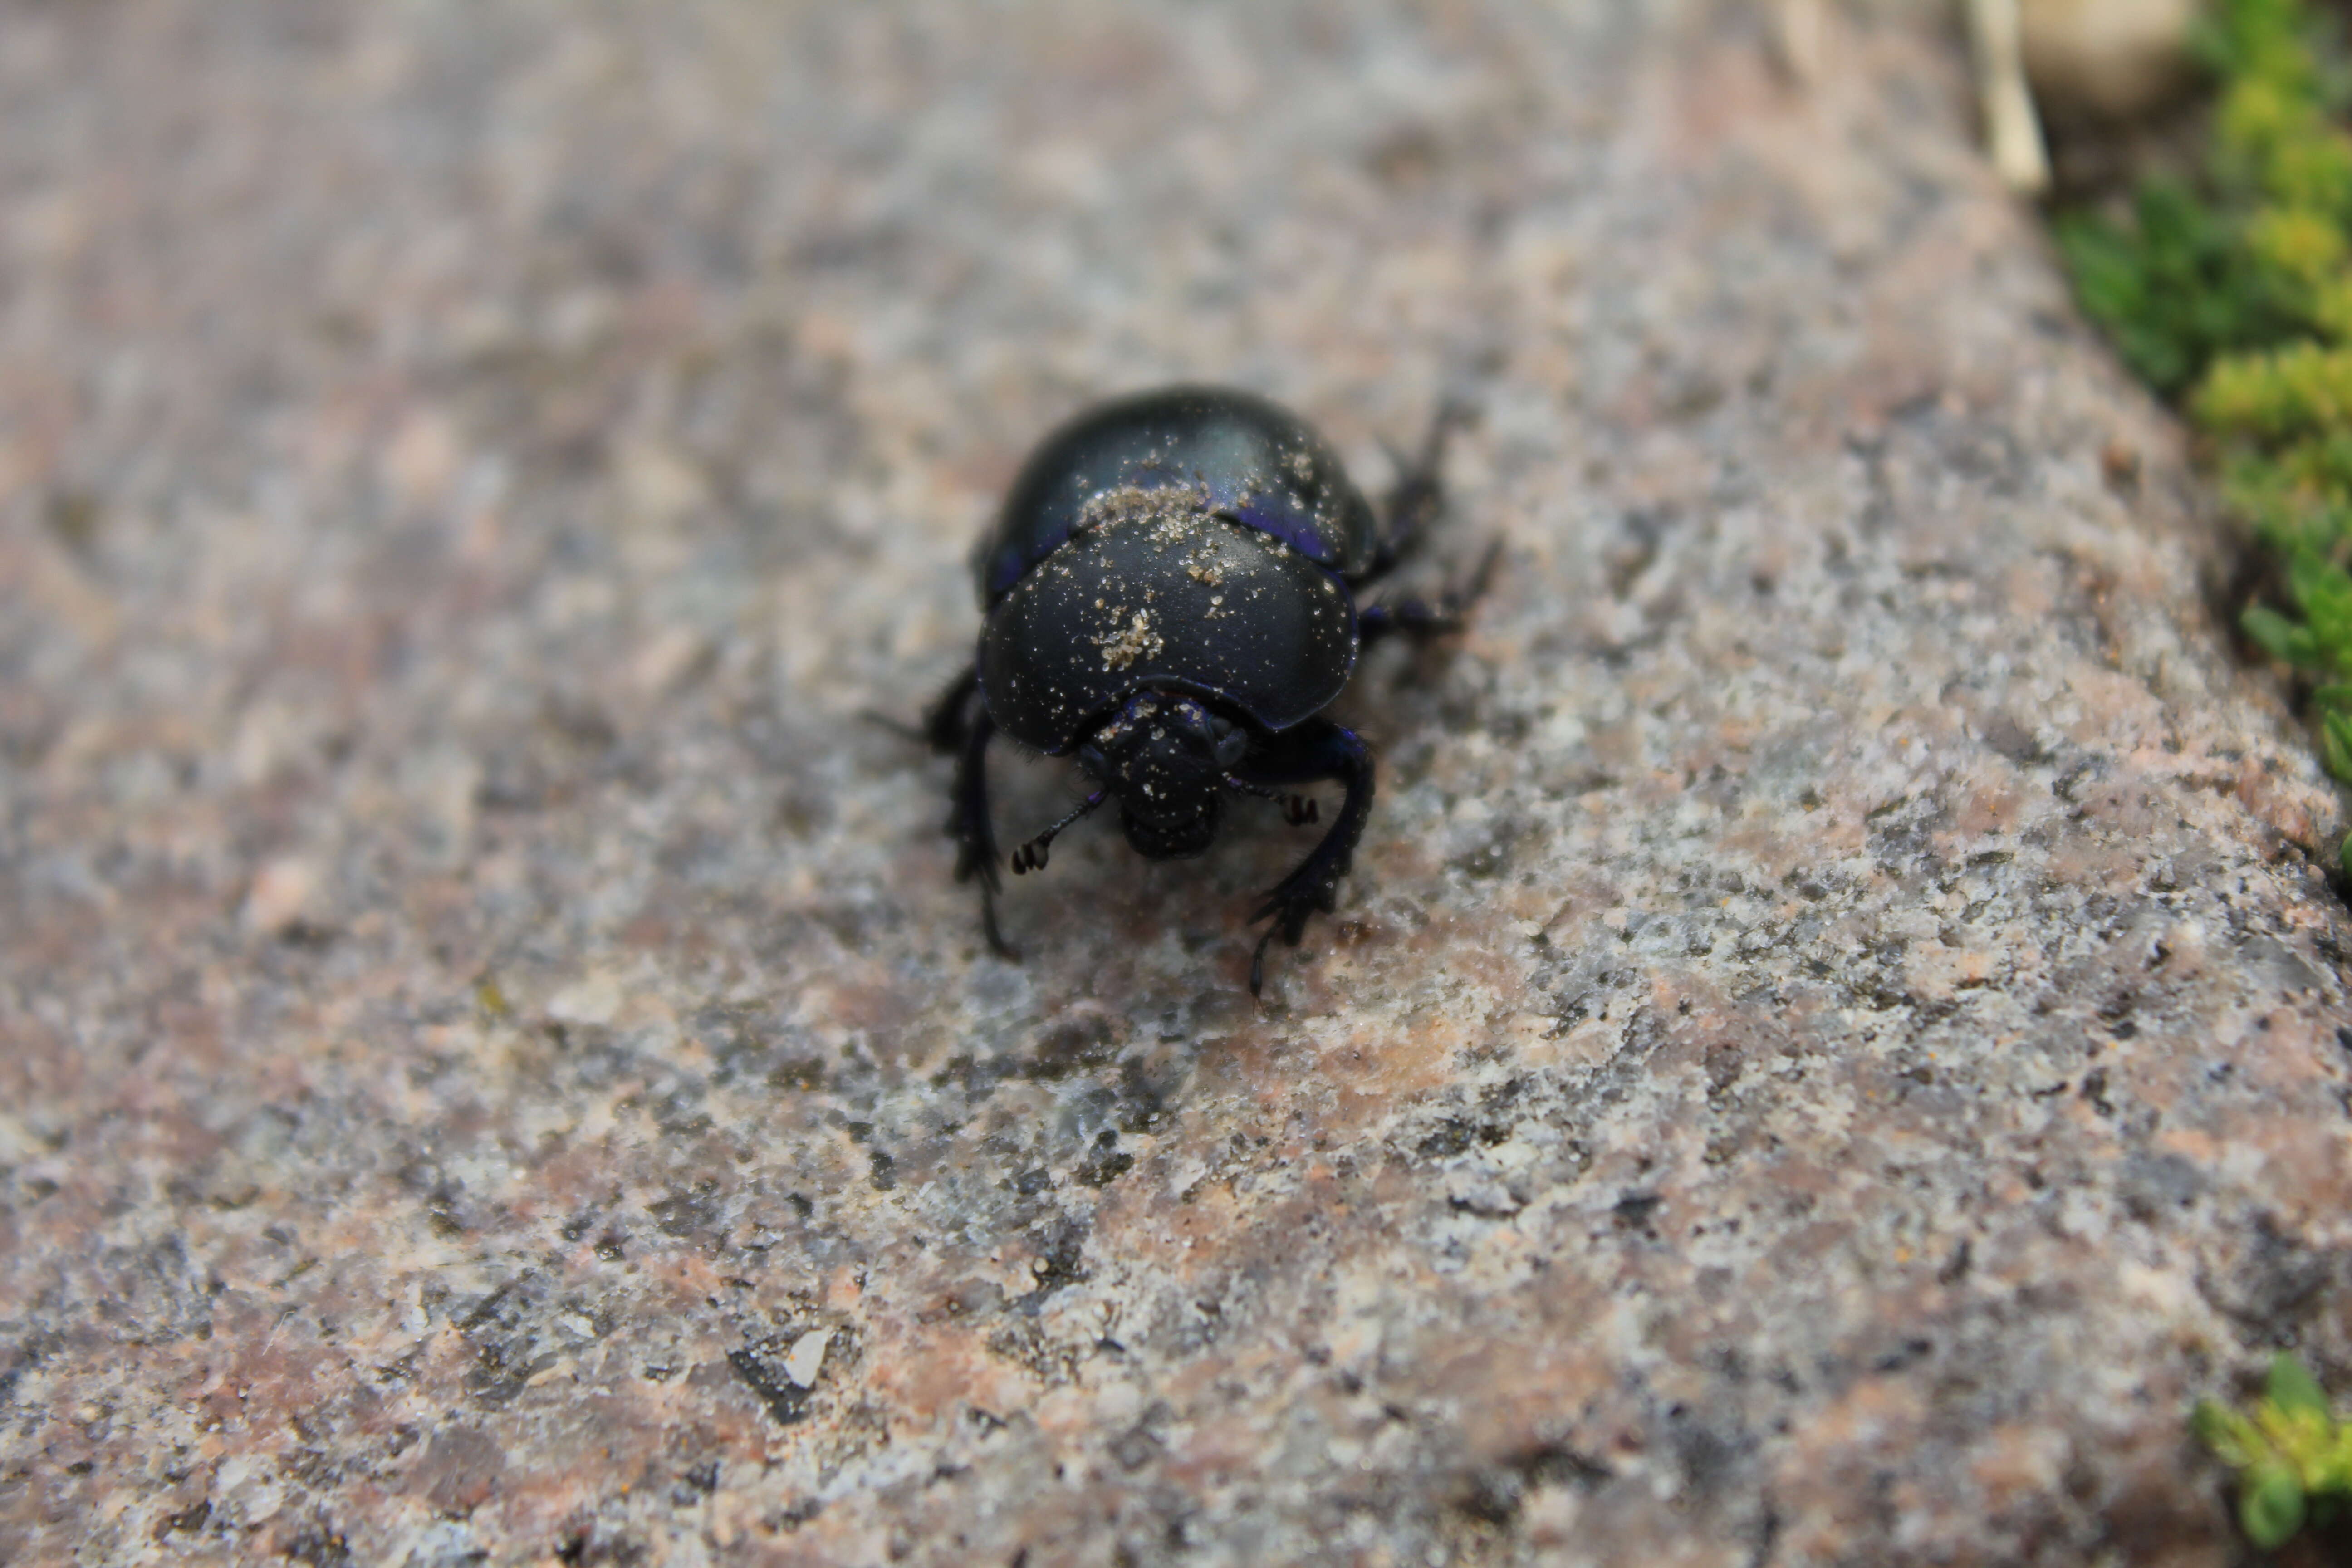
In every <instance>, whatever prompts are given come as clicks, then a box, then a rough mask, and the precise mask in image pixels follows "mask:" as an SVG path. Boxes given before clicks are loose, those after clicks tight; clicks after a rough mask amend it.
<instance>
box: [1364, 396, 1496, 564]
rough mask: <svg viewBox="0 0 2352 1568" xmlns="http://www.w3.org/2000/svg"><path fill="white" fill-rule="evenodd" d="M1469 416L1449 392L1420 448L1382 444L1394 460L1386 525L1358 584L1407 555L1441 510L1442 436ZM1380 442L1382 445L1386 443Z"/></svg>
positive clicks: (1449, 432)
mask: <svg viewBox="0 0 2352 1568" xmlns="http://www.w3.org/2000/svg"><path fill="white" fill-rule="evenodd" d="M1469 417H1470V409H1469V406H1468V405H1466V404H1463V403H1460V402H1457V401H1456V400H1454V399H1453V398H1451V397H1449V398H1447V399H1446V400H1445V401H1444V402H1443V403H1440V404H1439V405H1437V415H1436V416H1435V417H1434V418H1433V419H1432V420H1431V421H1430V422H1429V434H1428V435H1427V436H1426V437H1423V439H1422V443H1421V450H1420V451H1418V452H1413V453H1405V452H1400V451H1398V450H1397V449H1396V448H1395V447H1388V454H1389V460H1390V461H1391V462H1392V463H1394V464H1395V465H1396V470H1397V477H1396V485H1395V487H1394V488H1393V489H1391V490H1390V491H1389V495H1388V506H1387V508H1386V509H1385V510H1386V511H1387V514H1388V515H1387V519H1386V522H1387V526H1386V527H1385V528H1384V529H1383V530H1382V531H1381V543H1380V548H1379V550H1378V551H1377V552H1375V553H1374V554H1373V556H1372V563H1371V565H1370V567H1369V568H1368V569H1367V570H1366V571H1365V573H1364V574H1363V576H1362V577H1361V578H1360V579H1358V584H1359V585H1361V584H1368V583H1370V582H1372V581H1373V580H1374V579H1375V578H1378V577H1380V576H1382V575H1384V574H1386V573H1387V572H1388V571H1389V569H1390V568H1391V567H1393V566H1395V565H1396V564H1397V563H1399V562H1401V561H1402V560H1404V559H1405V558H1406V557H1407V556H1409V555H1411V554H1412V552H1413V551H1414V550H1415V549H1416V548H1418V547H1419V545H1420V543H1421V542H1422V540H1423V538H1425V537H1426V536H1427V535H1428V532H1429V530H1430V528H1431V527H1432V526H1433V524H1435V522H1436V521H1437V519H1438V515H1439V514H1440V513H1441V512H1443V511H1444V510H1445V487H1444V482H1443V481H1442V480H1441V479H1440V478H1439V469H1440V468H1441V467H1442V466H1443V463H1444V457H1445V437H1447V436H1448V435H1450V434H1451V433H1452V432H1453V429H1454V426H1457V425H1461V424H1465V423H1466V422H1467V421H1468V420H1469ZM1381 445H1382V446H1384V447H1386V446H1387V443H1386V442H1382V443H1381Z"/></svg>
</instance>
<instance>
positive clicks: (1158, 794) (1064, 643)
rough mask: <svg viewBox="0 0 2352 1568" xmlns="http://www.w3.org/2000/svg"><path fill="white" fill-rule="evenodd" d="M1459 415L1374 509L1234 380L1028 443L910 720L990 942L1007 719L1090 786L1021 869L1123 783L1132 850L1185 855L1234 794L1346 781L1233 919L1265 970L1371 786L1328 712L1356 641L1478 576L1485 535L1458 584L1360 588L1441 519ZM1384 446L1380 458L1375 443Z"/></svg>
mask: <svg viewBox="0 0 2352 1568" xmlns="http://www.w3.org/2000/svg"><path fill="white" fill-rule="evenodd" d="M1458 417H1459V411H1458V410H1457V409H1455V408H1454V407H1453V406H1452V405H1448V406H1446V407H1444V408H1442V409H1441V410H1440V411H1439V413H1438V416H1437V417H1436V419H1435V420H1434V421H1433V424H1432V426H1431V429H1430V433H1429V437H1428V439H1427V441H1426V442H1424V443H1423V447H1422V449H1421V450H1420V451H1419V452H1418V453H1417V454H1415V455H1413V456H1412V457H1411V458H1404V457H1398V458H1397V468H1398V474H1397V480H1396V487H1395V489H1393V490H1392V491H1391V495H1390V497H1389V501H1388V506H1387V508H1386V510H1387V514H1388V515H1387V519H1386V526H1385V527H1383V526H1382V524H1381V521H1380V520H1379V519H1376V518H1375V517H1374V515H1373V511H1372V508H1371V506H1370V503H1369V502H1368V501H1366V500H1365V499H1364V497H1363V494H1362V492H1361V491H1360V490H1358V489H1357V488H1356V487H1355V485H1354V484H1353V483H1351V482H1350V481H1349V478H1348V475H1347V472H1346V470H1345V469H1343V468H1341V467H1340V464H1339V458H1338V457H1337V456H1336V455H1334V454H1333V452H1332V450H1331V448H1330V447H1328V445H1327V444H1325V442H1324V441H1323V439H1322V437H1319V436H1318V435H1317V434H1316V433H1315V431H1314V430H1313V429H1311V428H1310V427H1309V426H1307V423H1306V422H1305V421H1304V420H1302V419H1300V418H1299V417H1298V416H1297V415H1295V414H1292V413H1290V412H1289V411H1288V410H1287V409H1285V408H1282V407H1280V406H1279V405H1276V404H1274V403H1271V402H1268V401H1267V400H1266V399H1265V398H1262V397H1258V396H1256V395H1253V394H1250V393H1245V392H1237V391H1233V390H1230V389H1227V388H1223V387H1209V386H1174V387H1167V388H1163V389H1161V390H1159V391H1154V392H1146V393H1140V394H1138V395H1132V396H1129V397H1123V398H1118V399H1116V400H1114V401H1111V402H1108V403H1104V404H1100V405H1097V406H1095V407H1093V408H1090V409H1088V410H1087V411H1085V412H1084V413H1081V414H1080V415H1078V416H1076V418H1075V419H1073V420H1071V421H1070V422H1069V423H1068V424H1066V425H1065V426H1062V427H1061V428H1060V429H1058V430H1056V431H1055V433H1054V434H1053V435H1051V436H1049V437H1046V438H1045V442H1044V444H1043V445H1041V446H1040V447H1038V448H1037V449H1036V451H1035V452H1034V453H1033V454H1031V456H1030V458H1029V459H1028V461H1027V462H1026V463H1025V464H1024V465H1023V467H1022V469H1021V472H1020V475H1019V477H1018V478H1017V479H1014V480H1013V489H1012V491H1011V493H1010V494H1009V495H1008V496H1007V497H1006V499H1005V502H1004V510H1003V512H1002V513H1000V514H999V516H998V518H997V521H996V524H995V526H994V527H993V528H992V530H991V531H989V532H988V534H987V535H986V537H985V538H983V539H982V542H981V547H980V550H979V552H977V553H976V555H975V556H974V558H973V565H974V568H975V571H976V574H977V575H978V578H979V587H980V601H981V607H982V610H983V612H984V613H985V616H986V621H985V624H984V625H983V626H982V630H981V634H980V649H979V655H978V657H977V658H976V659H975V660H974V661H973V664H972V667H971V668H970V669H967V670H966V671H964V673H963V674H962V675H961V676H960V677H958V678H957V679H956V680H955V682H954V683H953V684H952V685H951V686H950V687H949V688H948V689H947V690H946V691H945V692H944V693H942V694H941V696H940V699H939V700H938V701H937V702H935V703H933V704H932V705H931V707H930V709H929V710H928V711H927V712H926V714H925V716H924V721H923V736H924V738H925V739H926V740H927V741H928V742H929V743H930V745H931V746H932V747H933V748H935V749H936V750H938V751H940V752H947V753H950V754H952V755H953V756H954V757H955V758H956V769H955V783H954V785H953V789H952V802H953V804H952V805H951V808H950V811H949V814H948V820H947V832H948V834H949V836H950V837H952V838H954V840H955V842H956V878H957V879H958V880H959V881H966V880H971V879H978V880H979V882H980V887H981V914H982V923H983V925H984V926H985V928H986V931H987V933H988V940H989V943H990V945H991V946H992V947H993V948H995V949H996V951H997V952H1001V953H1003V954H1005V955H1006V956H1008V957H1011V956H1014V954H1013V949H1012V948H1011V946H1010V945H1009V944H1007V943H1006V942H1005V940H1004V936H1003V931H1001V930H1000V928H999V927H998V925H997V921H996V893H997V891H998V889H999V887H1000V885H1001V884H1000V879H999V876H998V871H997V848H996V835H995V830H994V828H993V826H992V825H991V823H990V820H989V811H988V778H987V773H986V772H985V770H984V763H985V760H986V755H987V752H988V746H989V742H991V741H992V740H993V739H994V738H995V737H996V735H997V734H998V733H999V732H1000V731H1001V732H1003V734H1005V735H1008V736H1010V737H1011V738H1012V739H1013V740H1014V741H1016V742H1020V743H1021V744H1023V745H1024V746H1028V747H1031V748H1034V750H1036V751H1039V752H1045V754H1046V755H1048V756H1070V755H1075V757H1076V762H1077V765H1078V768H1079V770H1080V772H1081V773H1084V774H1085V776H1086V778H1087V782H1088V784H1089V785H1090V793H1089V794H1088V795H1087V797H1086V798H1085V799H1084V800H1083V801H1081V802H1079V804H1078V805H1077V806H1076V809H1074V810H1072V811H1071V812H1070V813H1069V814H1068V815H1067V816H1064V817H1063V818H1062V819H1061V820H1060V821H1058V822H1056V823H1055V824H1054V825H1053V826H1050V827H1047V828H1046V829H1045V831H1044V832H1042V833H1040V834H1038V835H1037V836H1036V837H1034V838H1031V839H1029V840H1028V841H1027V842H1026V843H1024V844H1023V845H1022V846H1021V847H1019V848H1018V849H1017V850H1015V851H1014V852H1013V858H1012V867H1013V871H1014V873H1015V874H1016V875H1017V874H1019V873H1022V872H1025V871H1034V870H1038V869H1041V868H1044V866H1045V857H1046V851H1047V850H1048V848H1049V847H1051V846H1052V844H1053V842H1054V838H1055V836H1056V835H1057V834H1059V833H1061V832H1062V831H1063V829H1065V828H1066V827H1068V826H1070V825H1071V824H1072V823H1074V822H1076V821H1077V820H1078V819H1079V818H1081V817H1083V816H1087V814H1088V813H1090V812H1092V811H1094V810H1096V809H1097V808H1098V807H1100V806H1102V805H1105V804H1107V803H1108V802H1111V801H1117V802H1118V813H1119V825H1120V826H1121V827H1122V828H1124V829H1125V830H1126V834H1127V841H1128V843H1129V845H1131V846H1132V847H1134V848H1135V850H1136V851H1137V852H1138V853H1139V854H1141V855H1144V856H1146V857H1148V858H1151V859H1154V860H1173V859H1182V858H1189V857H1192V856H1195V855H1199V854H1201V853H1202V851H1204V850H1205V849H1207V848H1208V847H1209V845H1210V843H1211V841H1212V840H1213V839H1214V838H1215V837H1216V833H1217V826H1218V822H1219V820H1220V818H1221V816H1222V815H1223V808H1224V797H1225V796H1226V795H1259V796H1264V797H1265V798H1268V799H1272V800H1276V801H1279V802H1281V803H1283V804H1284V805H1285V806H1286V811H1287V814H1288V816H1289V818H1290V821H1291V822H1292V823H1293V824H1294V825H1298V824H1303V823H1307V822H1312V821H1315V820H1316V819H1317V817H1318V811H1317V809H1316V803H1315V802H1314V801H1313V800H1312V799H1311V798H1307V797H1305V796H1301V795H1294V794H1292V793H1291V791H1292V789H1293V788H1294V787H1295V786H1298V785H1302V784H1310V783H1315V782H1318V781H1324V780H1332V781H1337V782H1338V783H1339V784H1341V785H1342V786H1343V788H1344V791H1345V794H1344V796H1343V798H1342V800H1341V803H1340V805H1339V816H1338V819H1337V820H1335V821H1334V822H1333V823H1332V824H1331V826H1330V828H1329V830H1328V832H1326V833H1325V834H1324V836H1323V838H1322V841H1321V842H1320V843H1318V845H1317V846H1316V847H1315V848H1314V849H1313V850H1311V851H1310V852H1309V853H1308V854H1307V858H1305V859H1304V860H1302V861H1300V862H1299V863H1298V865H1297V868H1294V869H1293V870H1292V871H1291V873H1290V874H1289V875H1288V876H1287V877H1285V878H1284V879H1282V881H1281V882H1280V883H1279V884H1277V885H1276V887H1275V889H1273V890H1272V891H1271V892H1270V893H1268V894H1267V895H1266V897H1265V902H1264V903H1263V904H1261V905H1260V906H1259V907H1258V910H1257V911H1256V912H1255V914H1253V915H1252V916H1251V917H1250V919H1251V921H1252V922H1253V923H1255V921H1267V920H1270V921H1272V922H1273V923H1272V924H1271V925H1269V926H1268V927H1267V928H1266V931H1265V934H1264V935H1263V936H1262V937H1260V938H1259V940H1258V943H1257V946H1256V948H1255V951H1254V952H1252V953H1251V955H1250V991H1251V992H1252V994H1255V993H1257V992H1258V991H1259V990H1260V989H1261V987H1262V986H1263V985H1264V984H1265V950H1266V946H1267V944H1268V943H1269V942H1272V941H1273V940H1274V938H1275V936H1276V934H1277V933H1279V934H1280V935H1281V936H1282V938H1283V939H1284V941H1286V942H1288V943H1289V944H1290V945H1292V946H1294V947H1295V946H1297V943H1298V939H1299V937H1300V935H1301V933H1303V932H1304V931H1305V930H1306V928H1307V920H1308V919H1309V917H1311V916H1312V915H1313V914H1314V913H1315V912H1316V911H1317V910H1330V909H1331V908H1332V907H1333V904H1334V901H1335V900H1336V898H1337V895H1338V889H1339V879H1340V878H1341V877H1343V876H1345V875H1346V874H1347V871H1348V867H1349V861H1350V859H1351V858H1353V856H1354V854H1355V849H1356V844H1357V841H1358V840H1359V839H1360V838H1361V837H1363V832H1364V822H1365V819H1366V817H1367V816H1370V811H1371V805H1372V754H1371V752H1370V750H1369V749H1368V748H1367V747H1366V746H1365V744H1364V742H1362V741H1361V740H1360V738H1358V737H1357V735H1356V734H1355V733H1354V732H1353V731H1349V730H1347V729H1344V728H1342V727H1341V726H1339V724H1337V723H1335V722H1333V721H1331V720H1329V719H1328V718H1325V717H1323V716H1322V713H1323V710H1324V709H1325V708H1326V707H1328V705H1329V704H1330V703H1331V701H1332V700H1333V699H1335V698H1337V697H1338V696H1339V692H1340V690H1341V689H1343V688H1344V687H1346V685H1347V684H1348V678H1349V675H1350V674H1351V673H1352V672H1353V670H1354V668H1355V665H1356V656H1357V653H1358V651H1359V650H1360V648H1362V647H1365V646H1367V645H1369V644H1371V643H1374V642H1377V641H1379V640H1380V639H1381V638H1382V637H1389V636H1392V635H1397V634H1405V635H1409V636H1414V637H1427V636H1433V635H1436V634H1439V633H1443V632H1447V631H1452V630H1454V629H1455V628H1456V627H1458V626H1460V625H1461V624H1462V620H1463V616H1464V614H1465V611H1466V610H1467V609H1468V607H1469V605H1471V603H1472V602H1473V601H1474V600H1475V599H1476V597H1477V596H1478V595H1479V594H1480V593H1482V592H1483V591H1484V589H1485V587H1486V581H1487V579H1488V577H1489V576H1490V575H1491V574H1492V572H1493V567H1494V563H1495V559H1496V554H1497V552H1498V551H1499V549H1500V544H1501V542H1500V541H1499V540H1497V541H1496V543H1495V544H1494V545H1492V546H1490V547H1489V548H1488V549H1487V551H1486V554H1485V556H1484V558H1483V559H1482V560H1481V562H1480V563H1479V565H1478V568H1477V570H1476V571H1475V573H1473V574H1472V575H1471V577H1470V579H1469V581H1468V582H1467V583H1466V584H1465V585H1463V586H1462V587H1461V588H1459V589H1456V590H1454V591H1450V592H1447V593H1445V594H1442V595H1438V596H1437V597H1436V598H1435V599H1434V600H1431V601H1423V600H1417V599H1403V600H1399V601H1396V602H1394V603H1389V604H1375V605H1359V604H1358V603H1357V601H1356V595H1357V593H1358V592H1360V590H1362V589H1363V588H1365V587H1367V586H1369V585H1370V584H1372V583H1374V582H1375V581H1377V580H1378V579H1379V578H1380V577H1381V575H1383V574H1385V573H1387V572H1388V571H1389V570H1390V569H1391V567H1393V566H1395V565H1396V564H1397V563H1398V562H1399V561H1401V560H1402V559H1403V558H1404V557H1405V556H1406V555H1407V554H1408V553H1409V552H1411V551H1412V549H1413V548H1414V546H1416V545H1417V544H1419V543H1420V542H1422V540H1423V537H1424V536H1425V535H1426V533H1427V532H1428V530H1429V526H1430V524H1431V523H1432V522H1433V521H1435V520H1436V517H1437V515H1438V513H1439V511H1440V510H1441V508H1442V503H1443V495H1442V491H1441V490H1440V488H1439V483H1438V462H1439V458H1440V456H1441V453H1442V448H1443V447H1444V438H1445V435H1446V431H1447V429H1448V427H1449V426H1451V425H1453V424H1454V422H1455V421H1456V419H1457V418H1458ZM1391 455H1392V456H1395V454H1393V453H1392V454H1391Z"/></svg>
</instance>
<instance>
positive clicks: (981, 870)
mask: <svg viewBox="0 0 2352 1568" xmlns="http://www.w3.org/2000/svg"><path fill="white" fill-rule="evenodd" d="M951 695H960V693H951ZM941 706H942V707H943V708H944V707H945V704H944V703H943V704H942V705H941ZM958 721H959V722H960V723H961V722H962V721H961V714H960V713H959V715H958ZM928 722H929V725H930V726H931V727H932V728H933V732H934V733H937V732H939V728H940V725H939V721H938V719H937V718H936V717H934V718H932V719H930V720H929V721H928ZM995 734H996V721H994V720H993V719H992V718H990V717H989V715H988V709H987V708H986V707H985V706H982V708H981V709H980V710H979V712H978V713H977V714H975V715H973V717H972V718H971V721H969V722H968V723H962V749H961V751H960V752H957V754H956V771H955V783H954V784H953V785H952V786H950V787H951V790H952V795H951V797H950V798H951V801H952V804H951V805H950V807H949V810H948V820H947V834H948V837H950V838H952V839H954V840H955V841H956V872H955V874H956V880H957V881H959V882H969V881H971V879H974V878H978V879H979V880H980V923H981V926H982V929H983V930H985V931H987V933H988V945H989V946H990V947H992V948H993V949H994V950H995V951H996V952H997V953H998V954H999V955H1000V956H1002V957H1005V958H1018V957H1020V956H1021V955H1020V954H1019V953H1018V952H1014V951H1013V945H1012V944H1011V943H1010V942H1006V941H1005V940H1004V933H1003V931H1001V930H999V929H998V928H997V924H996V889H997V888H998V887H999V886H1000V885H1001V883H1002V881H1003V879H1002V878H1001V877H1000V876H999V875H998V873H997V869H996V828H995V826H993V825H992V823H991V822H990V821H989V820H988V742H990V740H991V739H992V738H993V737H994V736H995Z"/></svg>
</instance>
